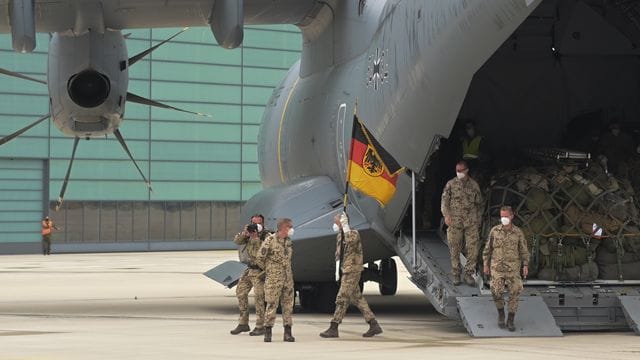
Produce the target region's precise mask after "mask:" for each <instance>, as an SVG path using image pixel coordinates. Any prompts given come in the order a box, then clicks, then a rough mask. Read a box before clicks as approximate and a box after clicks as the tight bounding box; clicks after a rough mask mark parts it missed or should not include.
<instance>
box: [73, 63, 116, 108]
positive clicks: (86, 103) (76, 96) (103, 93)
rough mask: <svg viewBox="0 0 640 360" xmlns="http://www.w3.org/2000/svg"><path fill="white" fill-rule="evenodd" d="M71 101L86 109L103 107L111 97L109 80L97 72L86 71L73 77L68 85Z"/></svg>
mask: <svg viewBox="0 0 640 360" xmlns="http://www.w3.org/2000/svg"><path fill="white" fill-rule="evenodd" d="M67 91H68V92H69V97H71V100H72V101H73V102H74V103H76V104H77V105H79V106H82V107H84V108H94V107H96V106H99V105H101V104H102V103H104V102H105V100H107V98H108V97H109V92H110V91H111V82H110V81H109V78H108V77H106V76H105V75H103V74H100V73H99V72H97V71H95V70H85V71H82V72H80V73H78V74H75V75H73V76H72V77H71V78H70V79H69V82H68V83H67Z"/></svg>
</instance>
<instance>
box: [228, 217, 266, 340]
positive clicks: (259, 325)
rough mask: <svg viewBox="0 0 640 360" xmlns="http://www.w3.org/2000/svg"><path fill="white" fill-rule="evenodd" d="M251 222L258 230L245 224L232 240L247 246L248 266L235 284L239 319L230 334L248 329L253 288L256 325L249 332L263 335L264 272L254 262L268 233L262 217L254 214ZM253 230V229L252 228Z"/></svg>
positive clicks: (253, 334) (252, 334)
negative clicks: (249, 229)
mask: <svg viewBox="0 0 640 360" xmlns="http://www.w3.org/2000/svg"><path fill="white" fill-rule="evenodd" d="M251 223H252V224H255V225H256V226H257V230H258V231H253V232H250V231H248V230H247V227H248V225H245V227H244V230H242V232H240V233H238V234H237V235H236V236H235V238H234V239H233V242H234V243H236V244H237V245H240V246H245V245H246V246H247V249H246V251H247V253H248V255H249V259H248V260H249V263H248V264H247V265H248V266H249V267H248V268H247V269H246V270H245V271H244V273H243V274H242V277H240V280H239V281H238V285H237V286H236V297H237V298H238V307H239V308H240V319H239V320H238V326H237V327H236V328H235V329H233V330H231V334H232V335H237V334H240V333H241V332H245V331H249V330H250V328H249V292H250V291H251V289H252V288H253V292H254V295H255V303H256V317H257V320H256V327H255V328H254V329H253V331H251V332H250V333H249V335H251V336H259V335H264V311H265V300H264V276H263V275H264V272H263V271H262V269H261V268H260V267H259V266H258V264H257V263H256V257H257V256H258V252H259V250H260V246H261V245H262V242H263V241H264V239H265V238H266V237H267V236H268V235H269V230H267V229H265V228H264V227H263V226H264V217H263V216H262V215H260V214H256V215H254V216H252V217H251ZM254 230H255V229H254Z"/></svg>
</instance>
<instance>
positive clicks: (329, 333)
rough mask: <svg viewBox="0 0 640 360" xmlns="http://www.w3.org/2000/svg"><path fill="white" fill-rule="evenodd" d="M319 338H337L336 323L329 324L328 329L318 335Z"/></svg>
mask: <svg viewBox="0 0 640 360" xmlns="http://www.w3.org/2000/svg"><path fill="white" fill-rule="evenodd" d="M320 337H323V338H337V337H338V323H337V322H333V321H332V322H331V324H330V325H329V328H328V329H327V330H325V331H323V332H321V333H320Z"/></svg>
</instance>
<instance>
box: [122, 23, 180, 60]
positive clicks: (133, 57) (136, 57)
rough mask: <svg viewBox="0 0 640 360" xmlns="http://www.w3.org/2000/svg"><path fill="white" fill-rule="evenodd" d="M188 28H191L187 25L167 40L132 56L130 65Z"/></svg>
mask: <svg viewBox="0 0 640 360" xmlns="http://www.w3.org/2000/svg"><path fill="white" fill-rule="evenodd" d="M188 29H189V28H188V27H186V28H184V29H182V30H180V31H179V32H178V33H177V34H175V35H173V36H172V37H170V38H168V39H167V40H164V41H162V42H160V43H158V44H156V45H154V46H152V47H150V48H148V49H147V50H145V51H143V52H141V53H139V54H138V55H135V56H132V57H130V58H129V61H128V63H129V66H131V65H133V64H135V63H137V62H138V61H140V60H141V59H142V58H144V57H145V56H147V55H149V54H150V53H151V52H152V51H154V50H155V49H157V48H158V47H160V46H162V45H164V44H165V43H166V42H168V41H171V40H173V38H175V37H176V36H178V35H180V34H182V33H183V32H185V31H187V30H188Z"/></svg>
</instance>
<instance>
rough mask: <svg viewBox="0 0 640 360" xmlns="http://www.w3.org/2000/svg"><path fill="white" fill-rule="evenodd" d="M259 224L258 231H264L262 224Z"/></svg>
mask: <svg viewBox="0 0 640 360" xmlns="http://www.w3.org/2000/svg"><path fill="white" fill-rule="evenodd" d="M257 225H258V232H260V231H262V224H257Z"/></svg>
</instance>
